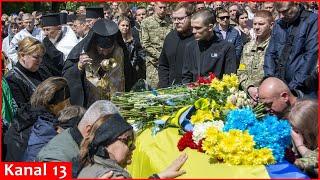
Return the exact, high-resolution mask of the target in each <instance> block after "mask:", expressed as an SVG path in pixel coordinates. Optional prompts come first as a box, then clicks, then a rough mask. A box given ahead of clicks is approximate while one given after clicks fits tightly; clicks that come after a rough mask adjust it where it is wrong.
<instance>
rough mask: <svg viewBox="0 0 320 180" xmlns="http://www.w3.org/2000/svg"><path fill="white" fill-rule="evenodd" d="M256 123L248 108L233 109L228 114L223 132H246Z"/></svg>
mask: <svg viewBox="0 0 320 180" xmlns="http://www.w3.org/2000/svg"><path fill="white" fill-rule="evenodd" d="M256 121H257V118H256V116H255V114H254V113H253V111H252V110H251V109H250V108H244V109H235V110H232V111H230V112H229V113H228V115H227V120H226V123H225V125H224V128H223V131H229V130H230V129H239V130H246V129H248V128H249V127H251V126H253V124H254V123H255V122H256Z"/></svg>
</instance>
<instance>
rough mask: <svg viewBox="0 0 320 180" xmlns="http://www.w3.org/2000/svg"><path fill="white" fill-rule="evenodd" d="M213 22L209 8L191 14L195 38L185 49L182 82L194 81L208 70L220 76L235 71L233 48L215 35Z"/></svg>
mask: <svg viewBox="0 0 320 180" xmlns="http://www.w3.org/2000/svg"><path fill="white" fill-rule="evenodd" d="M214 23H215V17H214V14H213V13H212V12H211V11H209V10H200V11H199V12H197V13H195V14H194V15H192V17H191V26H192V33H193V34H194V38H195V40H194V41H192V42H190V43H189V44H188V45H187V47H186V50H185V59H184V64H183V70H182V82H183V83H190V82H195V81H196V80H197V78H198V77H199V76H208V75H209V73H210V72H212V73H214V74H215V76H216V77H218V78H222V76H223V74H230V73H235V72H236V71H237V66H236V52H235V48H234V46H233V45H232V44H230V43H228V42H226V41H224V40H221V39H220V38H218V37H217V36H216V34H215V33H214V30H213V25H214Z"/></svg>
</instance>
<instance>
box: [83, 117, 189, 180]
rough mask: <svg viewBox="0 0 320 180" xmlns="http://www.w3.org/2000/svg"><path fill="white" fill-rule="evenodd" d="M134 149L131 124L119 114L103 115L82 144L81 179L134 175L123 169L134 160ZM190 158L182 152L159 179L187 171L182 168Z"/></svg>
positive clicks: (160, 174) (155, 175)
mask: <svg viewBox="0 0 320 180" xmlns="http://www.w3.org/2000/svg"><path fill="white" fill-rule="evenodd" d="M134 149H135V145H134V133H133V129H132V126H131V125H130V124H128V122H127V121H126V120H124V119H123V118H122V117H121V116H120V115H119V114H112V115H107V116H102V117H101V118H99V120H97V121H96V122H95V124H93V126H92V129H91V131H90V134H89V136H88V137H87V138H85V139H84V140H83V141H82V143H81V149H80V163H81V165H82V167H83V169H82V170H81V171H80V173H79V175H78V178H101V177H105V176H106V174H108V173H110V172H111V171H112V172H113V174H112V177H111V178H116V177H118V178H119V177H120V178H131V176H130V174H129V173H128V172H127V171H126V170H125V169H124V168H125V167H126V166H127V165H128V164H130V163H131V157H132V151H133V150H134ZM186 160H187V156H186V155H185V154H183V155H181V156H180V157H179V158H178V159H177V160H175V161H174V162H173V164H172V165H171V166H169V168H167V169H166V170H165V171H163V172H161V173H159V174H154V175H153V176H152V177H156V178H174V177H177V176H180V175H182V174H183V173H185V172H184V171H183V170H179V169H180V167H181V166H182V165H183V164H184V162H185V161H186Z"/></svg>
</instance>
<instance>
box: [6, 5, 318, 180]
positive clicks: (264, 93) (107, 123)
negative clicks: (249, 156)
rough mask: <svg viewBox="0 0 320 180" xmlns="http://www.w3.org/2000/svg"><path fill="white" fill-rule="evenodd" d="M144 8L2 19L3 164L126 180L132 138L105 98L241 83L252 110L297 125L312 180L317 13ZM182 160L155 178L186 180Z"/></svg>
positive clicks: (298, 8)
mask: <svg viewBox="0 0 320 180" xmlns="http://www.w3.org/2000/svg"><path fill="white" fill-rule="evenodd" d="M145 4H146V6H138V7H137V6H135V5H132V4H131V3H125V2H110V3H101V4H99V5H97V6H94V7H86V6H84V5H80V6H79V7H78V9H77V10H76V11H69V10H61V11H60V12H40V11H33V12H22V11H21V12H19V13H18V14H2V19H1V20H2V75H3V76H2V138H3V141H2V142H3V144H2V152H3V153H2V160H4V161H41V162H50V161H63V162H72V176H73V177H78V178H98V177H100V178H101V177H102V178H110V177H113V178H115V177H120V178H130V177H131V176H130V174H129V173H128V172H127V171H126V170H125V167H126V166H127V165H128V164H130V163H131V156H132V152H133V150H134V149H135V145H134V131H133V128H132V126H131V125H130V124H129V123H128V122H127V121H126V120H125V119H124V118H123V117H122V116H121V113H120V112H119V110H118V108H117V107H116V106H115V105H114V104H112V102H110V101H109V100H110V98H111V97H112V96H116V95H117V93H118V92H128V91H141V90H152V89H156V88H167V87H172V86H176V85H181V84H186V83H191V82H195V81H197V79H198V78H199V77H200V76H201V77H203V76H208V75H209V73H213V74H214V75H215V76H216V77H217V78H222V76H223V75H224V74H231V73H234V74H237V75H238V76H239V80H240V88H241V89H242V90H244V91H246V92H247V94H248V95H249V97H250V98H251V99H252V102H253V103H257V102H261V103H263V104H264V105H265V107H266V109H267V111H268V112H269V113H270V114H274V115H276V116H278V117H279V118H283V119H287V120H288V121H289V122H290V124H291V125H292V132H291V136H292V147H290V150H292V154H293V158H292V157H291V163H294V164H295V165H296V166H297V167H299V168H300V169H301V170H303V171H304V172H305V173H307V174H308V175H309V176H310V177H317V176H318V101H317V98H318V6H317V3H315V2H307V3H298V2H220V1H215V2H194V3H193V2H179V3H166V2H150V3H145ZM3 12H4V11H3ZM186 160H187V155H186V154H182V155H181V156H179V157H178V158H177V159H176V160H174V161H173V162H172V164H171V165H170V166H169V167H168V168H167V169H165V170H164V171H162V172H160V173H157V174H153V175H150V177H151V178H174V177H177V176H180V175H182V174H183V173H185V171H183V170H181V169H180V168H181V166H182V165H183V164H184V162H185V161H186Z"/></svg>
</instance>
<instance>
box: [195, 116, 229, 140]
mask: <svg viewBox="0 0 320 180" xmlns="http://www.w3.org/2000/svg"><path fill="white" fill-rule="evenodd" d="M209 127H216V128H217V129H218V130H219V131H222V129H223V127H224V124H223V121H221V120H219V121H207V122H204V123H198V124H196V125H195V126H194V128H193V133H192V139H193V141H194V142H195V143H196V144H198V143H199V141H200V140H201V139H203V138H204V136H205V132H206V131H207V129H208V128H209Z"/></svg>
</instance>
